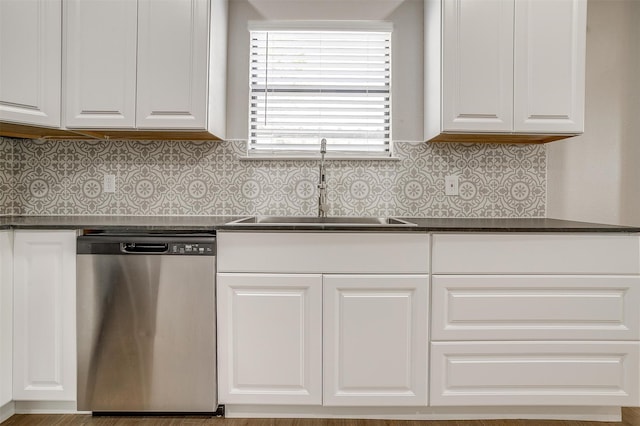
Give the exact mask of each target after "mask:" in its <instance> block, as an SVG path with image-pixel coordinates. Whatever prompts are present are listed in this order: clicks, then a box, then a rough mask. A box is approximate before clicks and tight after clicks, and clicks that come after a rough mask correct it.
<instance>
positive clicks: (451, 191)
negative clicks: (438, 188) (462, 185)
mask: <svg viewBox="0 0 640 426" xmlns="http://www.w3.org/2000/svg"><path fill="white" fill-rule="evenodd" d="M458 183H459V182H458V176H456V175H450V176H445V177H444V193H445V195H458Z"/></svg>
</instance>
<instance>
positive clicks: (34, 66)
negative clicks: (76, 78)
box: [0, 0, 62, 127]
mask: <svg viewBox="0 0 640 426" xmlns="http://www.w3.org/2000/svg"><path fill="white" fill-rule="evenodd" d="M61 15H62V3H61V0H30V1H25V0H2V1H0V121H7V122H11V123H18V124H28V125H37V126H44V127H60V91H61V90H60V79H61V72H62V71H61V54H62V47H61V38H62V28H61V25H62V17H61Z"/></svg>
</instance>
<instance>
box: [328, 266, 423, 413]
mask: <svg viewBox="0 0 640 426" xmlns="http://www.w3.org/2000/svg"><path fill="white" fill-rule="evenodd" d="M323 281H324V283H323V284H324V289H323V290H324V319H323V323H324V345H323V348H324V369H323V371H324V400H323V401H324V405H326V406H335V405H347V406H361V405H377V406H400V405H410V406H424V405H426V404H427V363H426V360H427V346H428V345H427V342H428V332H427V331H428V327H427V324H428V306H429V304H428V300H429V291H428V282H429V280H428V277H427V276H426V275H422V276H419V275H418V276H415V275H325V276H324V280H323Z"/></svg>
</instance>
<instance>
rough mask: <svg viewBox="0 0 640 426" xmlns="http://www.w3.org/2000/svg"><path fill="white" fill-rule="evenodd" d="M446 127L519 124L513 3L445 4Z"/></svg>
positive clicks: (467, 0) (488, 128)
mask: <svg viewBox="0 0 640 426" xmlns="http://www.w3.org/2000/svg"><path fill="white" fill-rule="evenodd" d="M442 58H443V64H442V66H443V73H442V121H443V122H442V129H443V131H478V132H509V131H511V129H512V126H513V117H512V115H513V114H512V111H513V1H504V0H445V1H444V2H443V55H442Z"/></svg>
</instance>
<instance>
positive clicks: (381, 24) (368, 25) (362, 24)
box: [247, 20, 393, 32]
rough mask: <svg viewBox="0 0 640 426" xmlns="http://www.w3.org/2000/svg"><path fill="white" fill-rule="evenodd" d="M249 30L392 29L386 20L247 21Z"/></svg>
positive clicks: (390, 30) (385, 30) (388, 30)
mask: <svg viewBox="0 0 640 426" xmlns="http://www.w3.org/2000/svg"><path fill="white" fill-rule="evenodd" d="M247 27H248V29H249V31H384V32H392V31H393V22H387V21H342V20H341V21H296V20H287V21H275V20H274V21H249V22H248V24H247Z"/></svg>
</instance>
